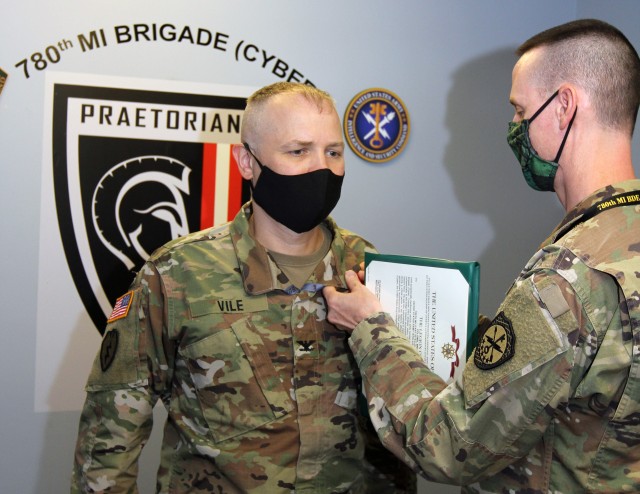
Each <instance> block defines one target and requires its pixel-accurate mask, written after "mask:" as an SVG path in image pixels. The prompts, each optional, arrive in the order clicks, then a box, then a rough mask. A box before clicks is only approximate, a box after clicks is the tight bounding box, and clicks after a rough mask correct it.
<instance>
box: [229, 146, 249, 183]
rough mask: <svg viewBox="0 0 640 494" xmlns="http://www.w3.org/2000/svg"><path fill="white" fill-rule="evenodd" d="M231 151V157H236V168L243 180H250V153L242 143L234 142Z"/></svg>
mask: <svg viewBox="0 0 640 494" xmlns="http://www.w3.org/2000/svg"><path fill="white" fill-rule="evenodd" d="M231 152H232V153H233V157H234V158H235V159H236V163H237V164H238V170H239V171H240V175H242V178H244V179H245V180H251V179H252V178H253V166H252V164H251V155H250V154H249V152H248V151H247V150H246V149H245V148H244V146H243V145H242V144H234V145H233V146H232V148H231Z"/></svg>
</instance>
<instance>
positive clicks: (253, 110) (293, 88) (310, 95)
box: [240, 82, 337, 142]
mask: <svg viewBox="0 0 640 494" xmlns="http://www.w3.org/2000/svg"><path fill="white" fill-rule="evenodd" d="M280 94H300V95H302V96H304V97H305V98H306V99H307V100H308V101H310V102H312V103H315V104H316V105H317V106H318V110H319V111H322V110H323V109H324V107H325V105H326V104H327V103H328V104H329V105H330V107H331V108H332V109H333V110H336V102H335V100H334V99H333V97H332V96H331V95H330V94H329V93H328V92H326V91H323V90H322V89H318V88H317V87H315V86H311V85H309V84H302V83H300V82H275V83H273V84H269V85H268V86H264V87H262V88H260V89H258V90H257V91H256V92H255V93H253V94H252V95H251V96H249V98H247V106H246V108H245V110H244V115H243V116H242V125H241V127H240V139H241V140H242V142H247V139H248V138H249V137H255V136H256V135H257V133H258V130H259V129H258V127H259V123H260V113H261V110H262V108H263V107H264V104H265V103H266V102H267V101H269V100H270V99H271V98H273V97H274V96H278V95H280ZM336 112H337V110H336ZM265 130H268V129H265Z"/></svg>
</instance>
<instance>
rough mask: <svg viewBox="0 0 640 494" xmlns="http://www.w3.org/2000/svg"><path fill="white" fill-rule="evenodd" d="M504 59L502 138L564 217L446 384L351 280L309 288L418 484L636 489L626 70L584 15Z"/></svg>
mask: <svg viewBox="0 0 640 494" xmlns="http://www.w3.org/2000/svg"><path fill="white" fill-rule="evenodd" d="M518 54H519V55H520V59H519V61H518V63H517V64H516V66H515V68H514V71H513V85H512V91H511V102H512V104H513V105H514V107H515V110H516V114H515V117H514V122H513V123H512V124H511V125H510V133H509V143H510V145H511V146H512V148H513V150H514V152H515V154H516V156H518V158H519V161H520V164H521V165H522V167H523V172H524V175H525V178H526V180H527V182H528V183H529V184H530V185H531V186H532V187H534V188H535V189H538V190H554V189H555V191H556V193H557V195H558V197H559V199H560V201H561V202H562V204H563V206H564V207H565V209H566V211H567V214H566V216H565V218H564V219H563V220H562V222H561V223H560V224H559V226H558V227H557V228H556V229H555V230H554V231H553V232H552V234H551V236H550V237H549V238H548V239H547V240H546V241H545V242H544V243H543V244H542V246H541V247H540V250H538V252H536V253H535V254H534V256H533V257H532V258H531V259H530V261H529V262H528V263H527V265H526V266H525V268H524V269H523V270H522V272H521V273H520V275H519V276H518V278H517V279H516V281H515V282H514V284H513V285H512V287H511V288H510V290H509V292H508V293H507V295H506V298H505V300H504V301H503V303H502V305H501V306H500V308H499V309H498V313H497V315H496V316H495V318H494V320H493V321H492V322H491V323H490V324H482V325H481V327H480V328H479V339H478V345H477V347H476V348H475V350H474V352H473V355H472V356H471V357H470V358H469V361H468V363H467V365H466V367H465V370H464V373H463V376H462V378H461V379H460V380H459V381H454V382H452V383H451V384H449V385H448V386H447V385H445V383H444V382H443V381H442V380H441V379H440V378H439V377H437V376H436V375H435V374H433V373H431V372H430V371H429V370H428V369H427V367H426V366H425V364H424V362H423V361H422V360H421V358H420V355H419V354H418V352H417V351H416V350H415V349H414V348H413V347H412V346H411V345H410V344H409V343H408V341H407V340H406V339H405V338H404V337H403V336H402V334H401V333H400V331H399V330H398V329H397V327H396V326H395V325H394V321H393V320H392V319H391V317H390V316H389V314H386V313H384V312H382V308H381V307H380V304H379V303H378V301H377V300H376V298H375V296H373V294H371V292H369V291H368V290H367V289H366V287H364V286H363V285H362V284H361V280H359V279H358V276H356V274H355V273H353V272H352V273H347V274H346V281H347V284H348V286H349V288H350V289H351V293H349V294H346V293H337V292H335V290H333V289H332V288H326V289H325V290H324V291H325V297H326V301H327V304H328V306H329V315H328V317H329V320H330V321H332V322H335V323H337V324H341V325H343V326H345V327H347V328H354V327H355V329H354V330H353V333H352V335H351V338H350V345H351V348H352V350H353V352H354V355H355V356H356V359H357V361H358V365H359V367H360V370H361V372H362V375H363V379H364V383H365V384H364V388H365V394H366V396H367V401H368V405H369V410H370V413H371V417H372V419H373V421H374V425H375V426H376V428H377V430H378V433H379V435H380V437H381V438H382V440H383V442H384V444H385V445H386V446H387V447H389V448H390V449H391V450H393V451H394V452H395V453H396V454H397V455H398V456H399V457H401V458H403V459H404V460H405V461H406V462H407V463H408V464H409V465H412V466H413V467H414V468H416V469H419V470H420V471H421V472H422V473H423V474H424V476H425V477H427V478H429V479H431V480H434V481H438V482H445V483H453V484H458V485H464V486H466V487H465V488H464V489H463V490H464V492H472V493H488V492H491V493H497V492H499V493H522V494H524V493H527V494H535V493H577V492H640V180H637V179H635V178H634V177H635V176H634V171H633V165H632V161H631V134H632V132H633V127H634V124H635V119H636V115H637V111H638V103H639V101H640V94H639V93H640V61H639V60H638V55H637V53H636V51H635V50H634V49H633V47H632V46H631V45H630V44H629V42H628V41H627V39H626V38H625V37H624V36H623V35H622V33H620V32H619V31H618V30H617V29H615V28H613V27H612V26H610V25H608V24H605V23H602V22H600V21H594V20H580V21H575V22H572V23H569V24H566V25H562V26H558V27H556V28H552V29H550V30H548V31H545V32H543V33H540V34H539V35H536V36H535V37H533V38H532V39H530V40H529V41H527V42H526V43H524V44H523V45H522V46H521V47H520V49H519V51H518ZM536 110H538V111H536ZM532 122H533V123H532ZM563 146H564V150H563V149H562V148H563ZM559 148H560V151H558V149H559ZM554 156H555V159H554ZM551 160H553V161H551ZM556 171H557V174H556ZM487 322H488V321H487Z"/></svg>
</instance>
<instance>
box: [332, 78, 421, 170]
mask: <svg viewBox="0 0 640 494" xmlns="http://www.w3.org/2000/svg"><path fill="white" fill-rule="evenodd" d="M344 134H345V137H346V138H347V143H348V144H349V147H350V148H351V149H352V150H353V152H354V153H356V154H357V155H358V156H360V157H361V158H362V159H365V160H367V161H371V162H372V163H382V162H385V161H389V160H390V159H392V158H395V157H396V156H397V155H398V154H400V152H401V151H402V150H403V149H404V147H405V145H406V144H407V140H408V139H409V113H408V112H407V110H406V108H405V106H404V103H403V102H402V100H401V99H400V98H398V97H397V96H396V95H395V94H394V93H392V92H391V91H388V90H386V89H380V88H372V89H367V90H365V91H362V92H361V93H358V94H357V95H356V96H355V97H354V98H353V99H352V100H351V102H350V103H349V106H347V110H346V111H345V114H344Z"/></svg>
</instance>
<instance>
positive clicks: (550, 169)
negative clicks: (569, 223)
mask: <svg viewBox="0 0 640 494" xmlns="http://www.w3.org/2000/svg"><path fill="white" fill-rule="evenodd" d="M557 95H558V91H556V92H555V93H553V94H552V95H551V97H550V98H549V99H548V100H547V101H545V103H544V104H543V105H542V106H541V107H540V108H539V109H538V111H537V112H535V113H534V114H533V116H532V117H531V118H530V119H523V120H520V121H519V122H509V134H508V135H507V142H508V143H509V146H510V147H511V150H512V151H513V154H515V155H516V158H517V159H518V161H519V162H520V166H521V167H522V174H523V175H524V179H525V181H526V182H527V185H529V187H531V188H532V189H535V190H542V191H553V190H554V188H553V180H554V179H555V176H556V172H557V171H558V160H559V159H560V155H561V154H562V149H563V148H564V144H565V142H566V141H567V137H568V136H569V131H570V130H571V126H572V125H573V120H574V119H575V118H576V113H577V112H578V109H577V108H576V113H574V114H573V117H571V121H570V122H569V125H568V127H567V131H566V132H565V134H564V138H563V139H562V143H561V144H560V149H558V154H557V155H556V157H555V159H554V160H553V161H548V160H545V159H542V158H541V157H540V156H539V155H538V153H536V150H535V149H533V146H532V145H531V140H530V139H529V126H530V125H531V122H533V120H534V119H535V118H536V117H537V116H538V115H540V113H541V112H542V110H544V109H545V108H546V107H547V105H548V104H549V103H551V101H553V98H555V97H556V96H557Z"/></svg>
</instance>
